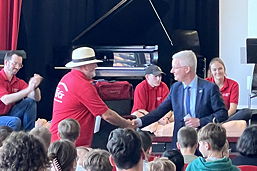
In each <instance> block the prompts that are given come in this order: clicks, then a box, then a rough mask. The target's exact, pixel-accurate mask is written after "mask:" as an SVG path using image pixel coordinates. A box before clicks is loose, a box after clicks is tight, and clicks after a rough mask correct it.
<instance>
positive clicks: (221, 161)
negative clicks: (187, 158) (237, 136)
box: [186, 123, 239, 171]
mask: <svg viewBox="0 0 257 171" xmlns="http://www.w3.org/2000/svg"><path fill="white" fill-rule="evenodd" d="M226 139H227V137H226V130H225V128H223V127H222V126H221V125H220V124H215V123H209V124H207V125H206V126H204V127H203V128H201V129H200V131H199V132H198V141H199V150H200V152H201V153H202V155H203V157H204V158H203V157H198V158H197V159H195V160H194V161H192V162H191V163H189V165H188V166H187V168H186V170H189V171H194V170H196V171H199V170H220V171H233V170H239V169H238V168H237V167H235V166H234V165H232V163H231V160H230V159H229V158H228V157H226V156H224V154H223V150H224V145H225V144H226Z"/></svg>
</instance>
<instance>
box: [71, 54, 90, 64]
mask: <svg viewBox="0 0 257 171" xmlns="http://www.w3.org/2000/svg"><path fill="white" fill-rule="evenodd" d="M94 59H95V56H93V57H90V58H83V59H72V62H74V63H78V62H85V61H91V60H94Z"/></svg>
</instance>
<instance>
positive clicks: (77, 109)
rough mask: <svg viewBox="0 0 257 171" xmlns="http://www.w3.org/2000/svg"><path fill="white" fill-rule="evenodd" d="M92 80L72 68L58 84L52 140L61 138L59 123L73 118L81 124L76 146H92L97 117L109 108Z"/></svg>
mask: <svg viewBox="0 0 257 171" xmlns="http://www.w3.org/2000/svg"><path fill="white" fill-rule="evenodd" d="M91 81H92V80H89V79H88V78H87V77H86V76H85V75H84V74H83V73H82V72H80V71H78V70H71V72H69V73H67V74H66V75H65V76H64V77H63V78H62V79H61V81H60V82H59V84H58V85H57V88H56V92H55V97H54V105H53V117H52V123H51V128H50V131H51V133H52V142H53V141H56V140H58V139H59V137H58V123H59V122H60V121H62V120H64V119H66V118H72V119H75V120H77V121H78V122H79V124H80V136H79V137H78V139H77V141H76V146H91V142H92V138H93V131H94V126H95V117H96V116H98V115H101V114H103V113H105V112H106V111H107V110H108V107H107V106H106V104H105V103H104V102H103V101H102V99H101V98H100V97H99V95H98V93H97V91H96V89H95V87H94V86H93V85H92V84H91Z"/></svg>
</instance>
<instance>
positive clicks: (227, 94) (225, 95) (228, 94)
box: [222, 93, 230, 97]
mask: <svg viewBox="0 0 257 171" xmlns="http://www.w3.org/2000/svg"><path fill="white" fill-rule="evenodd" d="M222 96H224V97H228V96H230V93H223V94H222Z"/></svg>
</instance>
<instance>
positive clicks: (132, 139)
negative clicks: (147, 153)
mask: <svg viewBox="0 0 257 171" xmlns="http://www.w3.org/2000/svg"><path fill="white" fill-rule="evenodd" d="M107 149H108V151H109V152H110V153H111V155H112V157H113V159H114V162H115V163H116V165H117V167H118V168H119V169H130V168H132V167H134V166H136V165H137V164H138V162H139V161H140V159H141V156H142V152H143V149H142V141H141V138H140V136H139V135H138V134H137V132H135V131H134V130H132V129H128V128H124V129H123V128H118V129H115V130H113V131H112V132H111V133H110V135H109V139H108V143H107Z"/></svg>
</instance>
